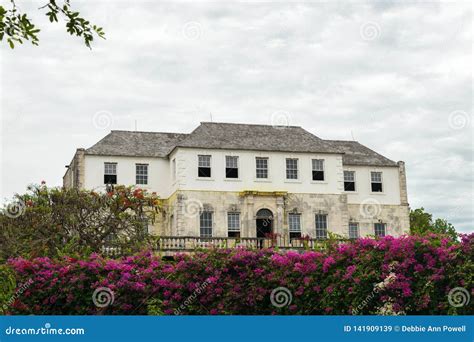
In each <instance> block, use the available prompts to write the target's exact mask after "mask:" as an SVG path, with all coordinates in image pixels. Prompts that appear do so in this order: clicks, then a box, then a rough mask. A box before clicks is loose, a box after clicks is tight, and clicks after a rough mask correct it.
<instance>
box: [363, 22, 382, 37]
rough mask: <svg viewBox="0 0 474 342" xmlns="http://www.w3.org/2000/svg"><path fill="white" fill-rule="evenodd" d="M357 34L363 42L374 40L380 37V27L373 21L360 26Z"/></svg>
mask: <svg viewBox="0 0 474 342" xmlns="http://www.w3.org/2000/svg"><path fill="white" fill-rule="evenodd" d="M359 33H360V36H361V38H362V39H363V40H367V41H371V40H375V39H377V38H378V37H379V36H380V25H379V24H377V23H376V22H374V21H369V22H367V23H364V24H362V25H361V26H360V29H359Z"/></svg>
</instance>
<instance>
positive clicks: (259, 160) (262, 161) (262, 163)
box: [255, 157, 268, 179]
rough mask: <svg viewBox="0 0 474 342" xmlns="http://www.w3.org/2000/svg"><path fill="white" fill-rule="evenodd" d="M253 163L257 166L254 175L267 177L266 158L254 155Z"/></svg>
mask: <svg viewBox="0 0 474 342" xmlns="http://www.w3.org/2000/svg"><path fill="white" fill-rule="evenodd" d="M255 164H256V166H257V168H256V171H257V174H256V177H257V178H258V179H267V178H268V158H264V157H256V158H255Z"/></svg>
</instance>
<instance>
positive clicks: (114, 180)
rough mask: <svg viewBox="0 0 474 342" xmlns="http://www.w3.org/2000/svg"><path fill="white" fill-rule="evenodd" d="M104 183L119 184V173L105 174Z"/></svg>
mask: <svg viewBox="0 0 474 342" xmlns="http://www.w3.org/2000/svg"><path fill="white" fill-rule="evenodd" d="M104 184H117V175H104Z"/></svg>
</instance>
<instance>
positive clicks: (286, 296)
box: [270, 287, 293, 308]
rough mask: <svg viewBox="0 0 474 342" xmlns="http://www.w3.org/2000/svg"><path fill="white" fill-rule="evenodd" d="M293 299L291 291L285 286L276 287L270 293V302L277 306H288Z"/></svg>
mask: <svg viewBox="0 0 474 342" xmlns="http://www.w3.org/2000/svg"><path fill="white" fill-rule="evenodd" d="M292 301H293V295H292V294H291V291H290V290H289V289H287V288H286V287H277V288H276V289H273V291H272V293H271V294H270V302H271V303H272V305H273V306H275V307H277V308H282V307H284V306H288V305H290V304H291V302H292Z"/></svg>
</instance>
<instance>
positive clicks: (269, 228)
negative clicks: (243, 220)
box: [257, 209, 273, 238]
mask: <svg viewBox="0 0 474 342" xmlns="http://www.w3.org/2000/svg"><path fill="white" fill-rule="evenodd" d="M272 232H273V213H272V212H271V210H269V209H260V210H259V211H257V238H264V237H267V235H268V234H271V233H272Z"/></svg>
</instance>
